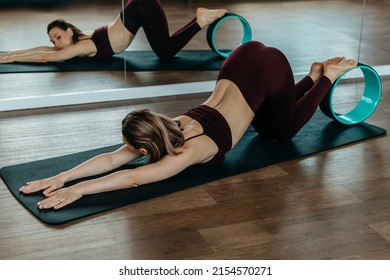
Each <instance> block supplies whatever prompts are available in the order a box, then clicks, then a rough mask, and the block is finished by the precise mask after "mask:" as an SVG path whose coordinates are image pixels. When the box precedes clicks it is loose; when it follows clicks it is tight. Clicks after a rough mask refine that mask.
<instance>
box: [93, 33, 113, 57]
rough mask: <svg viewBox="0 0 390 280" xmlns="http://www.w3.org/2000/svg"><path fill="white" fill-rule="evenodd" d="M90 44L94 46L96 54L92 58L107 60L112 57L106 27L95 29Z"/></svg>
mask: <svg viewBox="0 0 390 280" xmlns="http://www.w3.org/2000/svg"><path fill="white" fill-rule="evenodd" d="M91 40H92V42H93V43H94V44H95V46H96V50H97V51H96V54H95V56H93V57H92V58H95V59H99V60H104V59H109V58H111V57H112V56H113V55H114V51H113V50H112V47H111V44H110V40H109V39H108V32H107V26H102V27H99V28H96V29H95V31H94V32H93V34H92V37H91Z"/></svg>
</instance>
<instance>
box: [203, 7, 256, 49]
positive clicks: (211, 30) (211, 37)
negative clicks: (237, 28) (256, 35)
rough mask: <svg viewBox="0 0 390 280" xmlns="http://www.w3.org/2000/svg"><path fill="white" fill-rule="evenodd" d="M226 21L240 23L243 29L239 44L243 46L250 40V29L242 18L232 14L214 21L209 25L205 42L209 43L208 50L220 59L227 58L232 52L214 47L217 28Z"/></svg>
mask: <svg viewBox="0 0 390 280" xmlns="http://www.w3.org/2000/svg"><path fill="white" fill-rule="evenodd" d="M228 19H238V20H239V21H240V22H241V24H242V27H243V28H244V35H243V37H242V40H241V44H244V43H246V42H249V41H250V40H252V29H251V27H250V25H249V23H248V21H247V20H246V19H245V18H243V17H242V16H239V15H236V14H232V13H226V14H225V15H224V16H223V17H221V18H220V19H217V20H216V21H214V22H213V23H212V24H210V25H209V27H208V28H207V34H206V36H207V42H208V43H209V46H210V48H211V49H212V50H213V51H215V52H216V53H217V54H219V55H220V56H222V57H228V56H229V55H230V54H231V53H232V51H231V50H219V49H218V48H217V47H216V45H215V34H216V33H217V30H218V27H219V26H220V25H221V24H222V22H224V21H225V20H228Z"/></svg>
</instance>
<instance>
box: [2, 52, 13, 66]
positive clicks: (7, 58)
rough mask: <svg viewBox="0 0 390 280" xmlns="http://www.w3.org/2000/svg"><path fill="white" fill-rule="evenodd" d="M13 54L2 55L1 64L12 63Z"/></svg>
mask: <svg viewBox="0 0 390 280" xmlns="http://www.w3.org/2000/svg"><path fill="white" fill-rule="evenodd" d="M12 62H14V61H13V59H12V53H2V54H0V64H1V63H12Z"/></svg>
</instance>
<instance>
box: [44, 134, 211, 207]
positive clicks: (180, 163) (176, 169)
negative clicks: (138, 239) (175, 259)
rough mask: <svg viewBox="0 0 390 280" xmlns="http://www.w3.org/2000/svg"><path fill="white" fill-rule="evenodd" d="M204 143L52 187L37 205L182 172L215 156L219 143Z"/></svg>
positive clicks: (64, 201) (57, 203)
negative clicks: (118, 169) (156, 160)
mask: <svg viewBox="0 0 390 280" xmlns="http://www.w3.org/2000/svg"><path fill="white" fill-rule="evenodd" d="M195 141H196V140H195ZM195 141H193V142H195ZM209 141H210V140H209ZM212 144H213V143H212ZM214 145H215V144H214ZM204 146H205V144H204V142H202V141H199V142H198V144H197V147H194V146H192V147H191V148H185V147H184V148H183V149H182V151H181V153H180V154H179V155H175V156H172V155H167V156H164V157H163V158H162V159H161V160H160V161H158V162H155V163H151V164H146V165H143V166H140V167H138V168H135V169H129V170H122V171H117V172H114V173H112V174H109V175H106V176H103V177H100V178H97V179H93V180H86V181H83V182H80V183H78V184H76V185H73V186H71V187H68V188H62V189H59V190H56V191H53V192H51V193H50V194H48V195H47V198H46V199H44V200H42V201H40V202H38V207H39V208H40V209H49V208H54V209H60V208H62V207H64V206H66V205H68V204H70V203H72V202H74V201H76V200H78V199H80V198H81V197H83V196H85V195H90V194H96V193H102V192H108V191H114V190H120V189H126V188H131V187H138V186H140V185H144V184H148V183H153V182H158V181H162V180H165V179H167V178H170V177H172V176H174V175H176V174H178V173H180V172H181V171H183V170H184V169H186V168H187V167H188V166H190V165H193V164H195V163H198V162H201V161H202V160H204V159H207V158H209V157H212V155H213V154H214V153H215V149H216V147H215V146H214V147H213V148H212V149H204Z"/></svg>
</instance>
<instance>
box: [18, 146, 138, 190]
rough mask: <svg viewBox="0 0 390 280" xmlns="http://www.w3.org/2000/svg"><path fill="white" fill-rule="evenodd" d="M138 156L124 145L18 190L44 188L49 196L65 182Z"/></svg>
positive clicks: (118, 165)
mask: <svg viewBox="0 0 390 280" xmlns="http://www.w3.org/2000/svg"><path fill="white" fill-rule="evenodd" d="M139 156H140V154H136V153H134V152H133V151H130V149H129V148H128V146H126V145H124V146H122V147H120V148H119V149H117V150H116V151H113V152H110V153H104V154H101V155H98V156H95V157H93V158H91V159H89V160H87V161H85V162H83V163H81V164H80V165H78V166H76V167H74V168H72V169H70V170H68V171H65V172H62V173H59V174H57V175H55V176H53V177H50V178H46V179H41V180H37V181H33V182H28V183H27V184H26V185H25V186H22V187H21V188H20V189H19V190H20V191H21V192H23V193H25V194H29V193H34V192H37V191H41V190H44V192H43V193H44V195H46V196H49V195H50V194H51V193H52V192H53V191H55V190H57V189H60V188H62V187H63V186H64V184H65V183H66V182H69V181H72V180H75V179H79V178H84V177H88V176H93V175H98V174H102V173H105V172H108V171H111V170H113V169H115V168H118V167H120V166H122V165H124V164H126V163H127V162H130V161H132V160H134V159H136V158H138V157H139Z"/></svg>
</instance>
